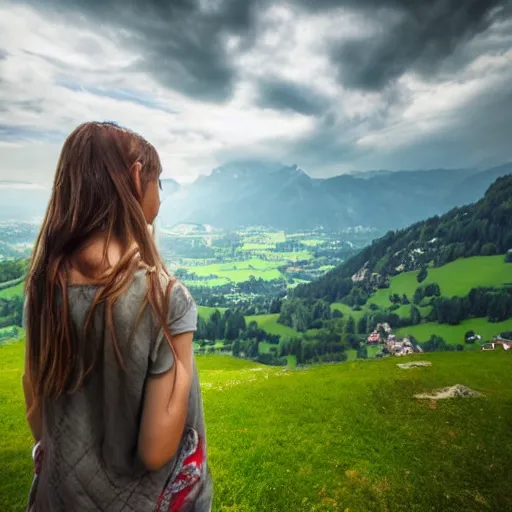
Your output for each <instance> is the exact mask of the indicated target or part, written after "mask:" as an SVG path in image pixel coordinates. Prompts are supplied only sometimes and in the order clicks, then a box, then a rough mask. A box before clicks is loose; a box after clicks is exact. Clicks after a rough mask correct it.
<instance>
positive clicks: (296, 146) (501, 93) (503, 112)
mask: <svg viewBox="0 0 512 512" xmlns="http://www.w3.org/2000/svg"><path fill="white" fill-rule="evenodd" d="M503 85H504V84H503ZM510 112H512V89H510V88H507V87H505V86H501V87H500V86H499V85H496V86H495V87H493V88H492V90H489V91H485V90H484V91H481V92H480V94H479V95H478V96H476V97H475V98H474V101H473V102H472V104H471V107H469V108H468V106H467V105H464V106H461V107H459V108H457V109H455V110H452V111H450V115H451V117H452V118H453V120H454V122H453V123H450V124H448V125H445V126H443V127H440V128H438V129H437V130H436V132H434V133H430V134H425V135H423V136H421V137H420V138H418V139H417V140H414V141H411V142H408V143H407V144H406V145H398V146H396V145H395V144H396V143H397V142H399V140H396V139H395V135H394V133H393V131H391V132H390V133H389V135H388V138H389V141H390V147H388V148H372V147H368V146H366V147H364V148H362V147H360V146H358V144H357V139H358V136H357V133H359V128H360V126H358V124H357V120H352V121H350V122H346V121H345V122H344V121H343V120H339V119H338V120H336V119H333V118H332V116H331V115H330V114H329V115H326V116H324V117H322V118H321V119H320V120H319V122H318V123H317V125H316V126H315V129H314V130H312V132H311V133H310V134H308V135H305V136H303V137H301V138H300V139H297V140H293V141H289V142H288V143H287V144H285V145H284V153H279V151H280V150H283V143H282V141H277V142H276V144H275V148H274V149H275V152H276V154H279V155H281V154H283V155H284V156H283V160H285V161H287V162H299V163H300V165H302V166H303V167H306V168H308V172H311V173H312V174H314V175H316V173H315V169H318V168H322V167H326V166H329V168H330V169H331V170H330V172H329V174H339V172H340V170H339V169H340V168H342V167H345V168H346V167H347V163H350V166H351V168H352V169H351V170H354V171H363V170H368V169H390V170H399V169H427V168H443V167H446V168H460V167H480V168H488V167H492V166H494V165H499V164H501V163H503V162H510V161H512V145H511V144H510V133H512V116H511V115H510ZM385 115H386V111H383V112H382V113H380V114H378V115H377V116H376V118H377V119H380V118H381V117H382V116H385ZM363 122H364V123H365V129H364V130H363V133H365V132H366V127H368V128H375V127H377V128H378V121H376V120H375V118H374V117H370V118H368V119H366V120H364V121H363ZM391 124H392V123H391ZM383 149H384V150H383ZM337 164H339V167H338V169H337V168H336V166H337Z"/></svg>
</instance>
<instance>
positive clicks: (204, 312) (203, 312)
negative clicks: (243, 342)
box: [197, 306, 227, 320]
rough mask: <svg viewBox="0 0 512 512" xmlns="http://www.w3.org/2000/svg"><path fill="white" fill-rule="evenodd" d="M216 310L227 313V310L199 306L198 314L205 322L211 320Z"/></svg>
mask: <svg viewBox="0 0 512 512" xmlns="http://www.w3.org/2000/svg"><path fill="white" fill-rule="evenodd" d="M216 309H218V310H219V311H220V313H224V311H226V309H227V308H212V307H209V306H197V312H198V314H199V316H200V317H202V318H204V319H205V320H209V319H210V317H211V316H212V314H213V313H214V312H215V310H216Z"/></svg>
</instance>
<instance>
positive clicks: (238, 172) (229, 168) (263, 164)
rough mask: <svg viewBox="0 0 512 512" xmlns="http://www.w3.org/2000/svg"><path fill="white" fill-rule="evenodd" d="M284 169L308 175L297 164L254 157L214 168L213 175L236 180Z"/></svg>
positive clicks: (261, 175)
mask: <svg viewBox="0 0 512 512" xmlns="http://www.w3.org/2000/svg"><path fill="white" fill-rule="evenodd" d="M283 170H284V171H295V172H297V174H298V175H305V176H307V174H306V173H305V172H304V171H303V170H302V169H300V168H299V167H298V166H297V164H293V165H290V166H288V165H284V164H282V163H280V162H275V161H265V160H254V159H246V160H233V161H231V162H228V163H226V164H224V165H221V166H220V167H216V168H215V169H213V171H212V173H211V176H212V177H215V176H223V177H228V178H232V179H235V180H236V179H240V178H244V179H245V178H249V177H263V176H266V175H270V174H273V173H276V172H281V171H283Z"/></svg>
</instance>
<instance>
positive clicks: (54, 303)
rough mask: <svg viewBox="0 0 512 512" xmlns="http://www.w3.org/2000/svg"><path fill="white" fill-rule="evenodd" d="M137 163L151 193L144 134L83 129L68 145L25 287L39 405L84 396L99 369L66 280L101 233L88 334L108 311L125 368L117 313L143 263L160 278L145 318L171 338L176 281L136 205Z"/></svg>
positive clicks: (154, 163) (155, 164) (151, 152)
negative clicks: (112, 248)
mask: <svg viewBox="0 0 512 512" xmlns="http://www.w3.org/2000/svg"><path fill="white" fill-rule="evenodd" d="M137 162H139V163H140V164H141V170H140V176H141V185H142V188H143V191H144V190H145V189H146V187H147V184H148V183H150V182H151V181H152V180H158V178H159V175H160V173H161V165H160V159H159V157H158V153H157V152H156V150H155V148H154V147H153V146H152V145H151V144H149V143H148V142H147V141H146V140H145V139H144V138H142V137H141V136H140V135H138V134H136V133H134V132H132V131H130V130H127V129H125V128H121V127H119V126H118V125H116V124H114V123H95V122H91V123H84V124H82V125H80V126H78V127H77V128H76V129H75V130H74V131H73V132H72V133H71V134H70V135H69V137H68V138H67V139H66V141H65V142H64V145H63V147H62V151H61V154H60V158H59V161H58V164H57V170H56V173H55V180H54V184H53V191H52V195H51V199H50V202H49V204H48V208H47V211H46V215H45V218H44V221H43V224H42V227H41V231H40V233H39V236H38V237H37V241H36V244H35V248H34V252H33V255H32V261H31V264H30V269H29V272H28V278H27V282H26V285H25V293H26V303H27V322H26V329H27V363H28V372H29V377H30V381H31V384H32V390H33V393H34V397H35V399H36V400H37V399H38V398H55V397H58V396H59V395H61V394H62V393H65V392H69V391H73V390H76V389H78V388H79V387H80V386H81V385H82V384H83V382H84V379H85V378H86V376H87V375H88V374H89V373H90V372H91V371H92V369H93V367H94V363H95V359H96V351H95V349H94V347H93V346H92V345H91V344H90V343H87V341H86V337H84V336H77V335H76V333H74V332H73V329H72V325H71V319H70V317H69V309H68V290H67V281H68V275H67V274H68V268H69V267H68V265H69V262H70V258H71V256H72V255H73V254H74V253H75V251H76V250H77V249H79V248H80V247H82V246H83V245H84V243H85V242H87V241H88V240H89V239H90V238H91V236H93V235H95V234H97V233H98V232H101V233H103V234H104V236H105V244H104V251H103V260H102V263H101V268H103V269H106V270H105V271H104V272H103V273H102V274H101V276H100V277H97V278H96V279H95V283H97V284H98V290H97V293H96V295H95V297H94V300H93V302H92V305H91V309H90V311H89V314H88V317H87V321H86V327H88V326H89V325H90V322H91V319H92V316H93V312H94V310H95V309H96V307H97V306H98V305H99V304H103V305H104V307H105V326H106V329H108V330H109V331H110V335H111V339H112V343H113V347H114V351H115V354H116V357H117V360H118V362H119V364H120V365H121V366H122V367H123V358H122V354H121V353H120V350H119V346H118V344H117V340H116V336H115V332H114V325H113V314H112V312H113V306H114V304H115V302H116V301H117V300H118V298H119V297H120V296H121V295H122V294H123V293H124V291H125V290H126V289H127V288H128V286H129V285H130V282H131V280H132V277H133V273H134V272H135V270H136V267H138V266H140V264H141V263H142V264H143V265H145V266H146V267H147V268H153V269H154V270H155V271H154V272H149V273H148V279H149V286H148V292H147V295H146V297H145V299H144V301H143V304H142V305H141V313H140V315H141V314H142V312H143V310H144V308H145V307H146V306H147V305H148V304H149V305H150V306H151V308H152V309H153V311H154V312H155V314H156V316H157V318H158V320H159V321H160V323H161V324H162V326H163V328H164V330H165V333H166V334H167V336H168V339H169V337H170V333H169V330H168V327H167V322H166V319H167V313H168V304H169V294H170V290H171V286H172V284H173V279H172V278H171V277H170V276H169V273H168V272H167V270H166V268H165V265H164V263H163V262H162V260H161V258H160V256H159V254H158V251H157V248H156V245H155V243H154V240H153V237H152V236H151V234H150V232H149V230H148V226H147V222H146V219H145V217H144V213H143V211H142V207H141V205H140V202H139V200H138V199H137V197H138V194H137V188H136V185H135V183H134V180H133V177H132V172H131V171H132V169H133V166H134V165H135V164H136V163H137ZM113 239H115V240H116V241H118V242H119V243H120V245H121V248H122V254H123V256H122V257H121V259H120V261H119V262H117V263H116V264H115V265H114V266H111V265H110V264H109V263H108V257H107V250H108V246H109V243H110V241H112V240H113ZM162 276H163V277H164V279H163V280H162ZM163 283H165V284H163ZM140 315H139V319H140ZM171 348H172V346H171Z"/></svg>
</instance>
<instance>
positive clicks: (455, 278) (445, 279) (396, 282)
mask: <svg viewBox="0 0 512 512" xmlns="http://www.w3.org/2000/svg"><path fill="white" fill-rule="evenodd" d="M417 275H418V272H404V273H402V274H399V275H398V276H395V277H393V278H392V279H391V281H390V287H389V288H386V289H381V290H377V291H376V292H375V293H374V294H373V295H372V296H371V297H370V299H369V300H368V303H369V304H372V303H373V304H377V306H380V307H388V306H389V305H390V303H389V295H390V294H393V293H398V295H400V297H401V296H402V295H403V294H405V295H407V297H409V300H411V301H412V297H413V295H414V291H415V290H416V288H418V286H420V283H418V281H417V279H416V277H417ZM429 283H437V284H438V285H439V287H440V288H441V295H443V296H445V297H453V296H458V297H465V296H466V295H467V294H468V293H469V291H470V290H471V288H476V287H478V286H503V285H505V284H507V283H512V265H510V264H509V263H505V258H504V256H503V255H498V256H474V257H472V258H460V259H458V260H455V261H452V262H451V263H448V264H446V265H443V266H442V267H436V268H429V269H428V276H427V278H426V279H425V281H423V282H422V283H421V286H423V285H427V284H429Z"/></svg>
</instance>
